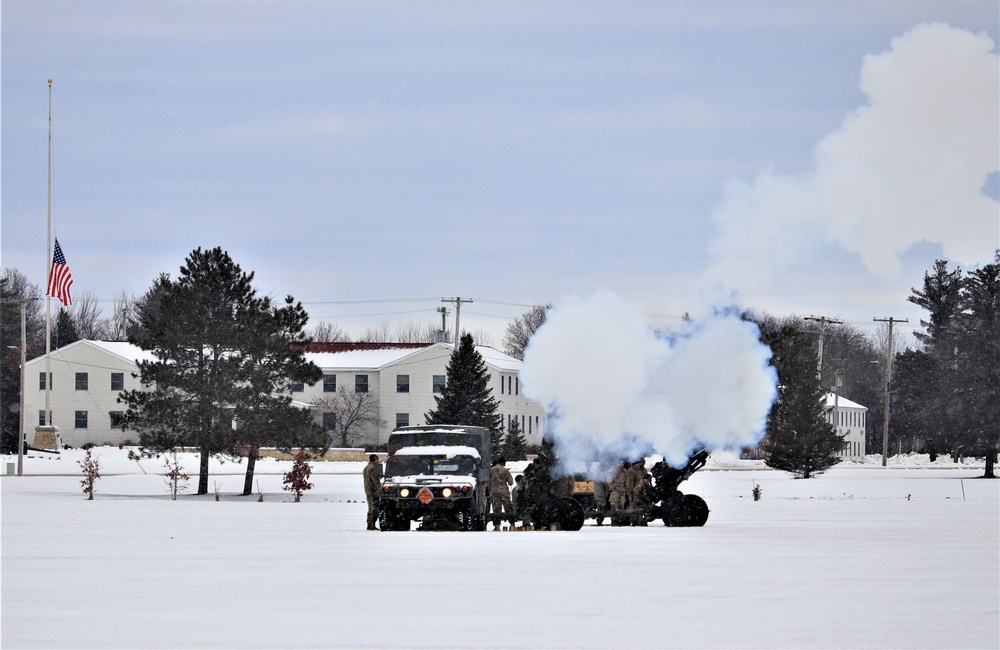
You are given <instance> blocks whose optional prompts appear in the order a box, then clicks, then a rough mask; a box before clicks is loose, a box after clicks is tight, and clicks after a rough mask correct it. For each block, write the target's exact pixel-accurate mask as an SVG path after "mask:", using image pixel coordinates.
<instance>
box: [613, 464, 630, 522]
mask: <svg viewBox="0 0 1000 650" xmlns="http://www.w3.org/2000/svg"><path fill="white" fill-rule="evenodd" d="M627 469H628V466H627V465H626V464H625V461H624V460H623V461H621V462H619V463H618V467H617V468H615V474H614V478H612V479H611V483H609V484H608V498H609V501H610V505H611V509H612V510H624V509H625V504H626V500H625V473H626V471H627ZM611 525H612V526H621V525H622V520H621V518H620V517H612V518H611Z"/></svg>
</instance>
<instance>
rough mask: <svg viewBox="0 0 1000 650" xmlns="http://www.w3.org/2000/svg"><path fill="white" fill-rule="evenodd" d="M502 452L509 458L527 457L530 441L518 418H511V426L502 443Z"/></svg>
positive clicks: (521, 458)
mask: <svg viewBox="0 0 1000 650" xmlns="http://www.w3.org/2000/svg"><path fill="white" fill-rule="evenodd" d="M499 446H500V454H501V455H502V456H503V457H504V458H505V459H507V460H524V459H525V458H527V448H528V441H527V439H526V438H525V435H524V431H522V430H521V425H520V424H519V423H518V421H517V418H514V419H513V420H511V423H510V428H509V429H507V432H506V433H505V434H504V436H503V441H502V442H501V443H500V445H499Z"/></svg>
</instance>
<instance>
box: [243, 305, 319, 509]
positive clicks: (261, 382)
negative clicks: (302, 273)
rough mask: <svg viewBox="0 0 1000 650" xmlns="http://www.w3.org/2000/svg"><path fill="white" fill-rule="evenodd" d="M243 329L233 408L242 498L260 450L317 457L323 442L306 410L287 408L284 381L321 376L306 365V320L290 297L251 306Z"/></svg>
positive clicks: (248, 488) (288, 397)
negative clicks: (241, 456) (243, 460)
mask: <svg viewBox="0 0 1000 650" xmlns="http://www.w3.org/2000/svg"><path fill="white" fill-rule="evenodd" d="M246 319H247V327H246V328H245V336H244V337H243V340H242V341H241V348H242V349H241V356H242V359H243V366H242V368H241V375H242V376H243V382H242V384H241V386H240V391H239V395H238V397H237V398H236V401H235V402H234V404H233V407H234V408H233V415H234V417H235V419H236V423H237V426H236V429H235V431H234V432H233V437H234V443H235V444H242V445H246V446H247V447H249V453H248V454H247V469H246V474H245V478H244V481H243V495H244V496H246V495H250V494H252V493H253V476H254V469H255V467H256V462H257V455H258V451H259V450H260V447H261V446H262V445H265V444H267V445H272V446H275V447H277V448H279V449H283V450H286V451H287V450H290V449H292V448H296V447H297V448H303V447H307V448H309V449H310V450H312V451H314V452H316V453H319V454H322V453H324V452H325V451H326V449H327V448H328V447H329V436H328V435H327V433H326V431H324V430H323V428H322V427H320V426H319V425H318V424H316V423H315V421H314V420H313V415H312V412H311V411H310V410H309V409H302V408H297V407H295V406H294V405H293V404H292V396H291V392H290V388H289V381H301V382H303V383H305V384H309V385H312V384H315V383H316V382H317V381H319V380H320V379H321V378H322V377H323V371H322V370H320V368H319V367H318V366H317V365H316V364H314V363H312V362H311V361H308V360H306V357H305V350H306V348H307V346H308V344H309V342H310V339H309V337H308V336H307V335H306V333H305V326H306V323H307V322H308V321H309V315H308V314H307V313H306V311H305V309H304V308H303V306H302V303H297V302H295V299H294V298H292V297H291V296H288V297H286V298H285V305H284V306H283V307H280V308H279V307H275V306H274V305H273V304H272V302H271V299H270V298H268V297H264V298H258V299H256V300H255V301H254V302H253V303H251V308H250V309H249V310H248V311H247V315H246Z"/></svg>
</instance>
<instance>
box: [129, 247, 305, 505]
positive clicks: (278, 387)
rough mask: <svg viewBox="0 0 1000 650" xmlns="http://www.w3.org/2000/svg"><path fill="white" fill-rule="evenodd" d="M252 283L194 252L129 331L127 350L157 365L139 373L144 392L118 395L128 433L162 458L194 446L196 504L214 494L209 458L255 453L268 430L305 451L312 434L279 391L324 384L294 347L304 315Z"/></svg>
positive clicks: (222, 261) (156, 288) (159, 285)
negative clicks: (294, 382) (299, 383)
mask: <svg viewBox="0 0 1000 650" xmlns="http://www.w3.org/2000/svg"><path fill="white" fill-rule="evenodd" d="M252 282H253V273H252V272H251V273H246V272H244V271H243V270H242V269H241V268H240V266H239V265H238V264H236V263H235V262H234V261H233V260H232V258H231V257H230V256H229V254H228V253H226V252H224V251H223V250H222V249H221V248H214V249H212V250H204V251H203V250H202V249H200V248H198V249H196V250H194V251H192V252H191V254H190V255H188V257H187V258H186V259H185V264H184V266H182V267H181V269H180V275H179V277H178V278H177V279H176V280H171V279H170V278H169V277H167V276H163V275H161V276H160V277H159V278H158V279H157V280H156V282H155V283H154V285H153V287H152V288H151V289H150V291H149V292H148V293H147V294H146V297H145V299H144V300H143V303H142V305H141V307H140V309H139V318H140V322H139V323H138V324H137V327H133V328H132V329H131V331H130V337H129V340H130V342H132V343H134V344H135V345H138V346H139V347H141V348H142V349H144V350H148V351H150V352H152V353H153V356H154V357H155V360H154V361H140V362H139V364H138V365H139V374H140V379H141V381H142V384H143V387H144V388H143V390H132V391H125V392H124V393H122V396H121V400H122V401H123V402H124V403H125V404H126V405H127V406H128V410H127V411H126V414H125V421H126V426H128V427H129V428H132V429H136V430H138V431H139V433H140V442H141V444H142V445H143V446H144V447H149V448H152V449H153V450H156V451H165V450H169V449H173V448H175V447H177V446H179V445H191V444H193V445H196V446H197V447H198V448H199V451H200V468H199V476H198V494H208V461H209V458H210V457H211V456H212V455H213V454H219V453H229V452H231V451H232V449H233V447H234V445H235V444H237V443H239V442H242V441H247V440H248V441H250V442H251V444H258V443H259V442H260V440H261V438H260V436H261V435H262V432H263V431H265V430H269V431H272V432H273V431H284V432H285V433H288V434H289V436H290V437H289V439H288V440H285V443H286V444H291V443H294V442H299V439H298V438H297V437H296V435H297V433H298V432H300V431H307V430H306V429H305V428H304V426H305V425H304V423H302V422H301V421H300V420H302V419H303V417H302V413H304V411H300V410H299V409H296V410H294V411H293V410H292V409H291V405H290V399H289V398H288V396H287V394H282V389H284V391H285V392H286V393H287V381H288V378H289V377H293V378H295V377H301V378H302V379H303V380H311V381H313V382H315V381H316V380H317V379H318V378H319V377H320V376H321V374H322V373H321V371H319V369H318V368H316V367H315V366H314V365H313V364H311V363H307V362H305V360H304V355H303V354H302V350H301V349H300V348H299V347H298V346H299V344H300V343H301V342H302V341H303V340H305V339H303V335H302V334H301V332H302V328H303V326H304V325H305V322H306V316H305V312H304V310H303V309H302V307H301V305H295V304H293V303H292V302H291V301H286V306H285V307H284V308H282V309H275V308H274V307H273V306H272V304H271V302H270V300H269V299H267V298H259V297H257V295H256V290H255V289H254V288H253V286H252ZM154 387H155V389H154ZM234 420H235V421H236V423H237V429H236V430H235V431H234V429H233V427H232V423H233V421H234ZM240 425H242V426H243V429H240V428H239V426H240ZM293 429H294V431H293ZM307 432H308V431H307ZM292 434H296V435H292ZM249 477H250V478H252V474H250V475H249ZM248 480H249V479H248ZM247 493H249V492H247Z"/></svg>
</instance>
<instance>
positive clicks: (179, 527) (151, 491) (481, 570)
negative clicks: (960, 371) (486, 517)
mask: <svg viewBox="0 0 1000 650" xmlns="http://www.w3.org/2000/svg"><path fill="white" fill-rule="evenodd" d="M95 455H97V456H99V458H100V462H101V466H102V470H103V473H104V477H103V478H102V479H100V480H99V481H98V482H97V489H96V497H95V500H94V501H86V500H85V499H84V496H83V495H82V494H81V492H80V479H81V475H80V468H79V466H78V465H77V463H76V462H75V461H76V460H78V459H79V458H81V457H82V452H80V451H77V450H68V451H64V452H63V454H62V455H61V456H60V457H58V459H55V458H40V457H39V458H35V457H30V458H26V459H25V474H26V476H24V477H21V478H19V477H4V478H3V479H2V480H0V494H2V554H3V555H2V592H3V599H2V607H3V613H2V616H3V621H2V622H3V631H2V646H3V647H4V648H22V647H31V648H73V647H79V648H146V647H149V648H154V647H156V648H167V647H169V648H178V647H184V648H285V647H295V648H330V647H343V648H356V647H368V648H371V647H376V648H441V647H446V648H452V647H456V648H632V647H646V648H664V647H680V648H695V647H724V648H865V647H876V648H889V647H893V648H912V647H922V648H992V649H996V648H998V647H1000V481H987V480H979V479H976V478H975V477H977V476H981V475H982V473H983V471H982V465H981V463H979V464H977V463H971V464H968V465H965V466H956V465H954V464H952V463H951V462H950V461H939V462H937V463H935V464H933V465H931V464H930V463H928V462H927V459H926V457H912V456H911V457H905V458H894V459H891V461H890V467H889V468H887V469H884V468H882V467H880V465H879V462H878V459H877V458H872V459H870V460H869V461H867V462H866V463H860V464H849V465H841V466H839V467H837V468H834V469H832V470H830V471H829V472H827V473H826V474H824V475H822V476H821V477H819V478H817V479H810V480H807V481H804V480H794V479H792V478H791V477H790V476H789V475H787V474H785V473H783V472H776V471H770V470H767V469H765V468H764V467H763V466H762V465H761V464H760V463H752V462H743V461H734V460H731V459H730V460H726V459H725V458H721V459H713V460H712V461H711V462H710V464H709V465H708V466H707V467H706V468H705V469H703V470H702V471H700V472H699V473H697V474H696V475H695V476H694V477H692V479H691V480H690V481H688V482H687V483H686V484H685V486H684V489H685V491H687V492H693V493H696V494H700V495H701V496H703V497H704V498H705V499H706V501H707V502H708V504H709V507H710V508H711V509H712V513H711V516H710V517H709V521H708V524H707V525H706V526H705V527H704V528H687V529H680V528H666V527H664V526H663V525H661V524H659V523H657V524H653V525H650V526H649V527H647V528H610V527H601V528H598V527H596V526H594V525H592V523H593V522H588V524H587V525H586V526H584V528H583V530H581V531H579V532H525V533H503V532H500V533H493V532H486V533H452V532H433V533H431V532H416V531H414V532H410V533H379V532H368V531H365V530H364V528H365V504H364V503H363V500H364V495H363V490H362V483H361V477H360V471H361V464H360V463H317V464H315V465H314V474H313V478H312V480H313V483H315V487H314V488H313V489H312V490H311V491H310V492H308V493H306V494H305V496H303V500H302V502H301V503H293V502H292V499H293V498H292V495H291V494H289V493H287V492H284V491H282V490H281V474H282V473H283V472H284V471H287V469H288V468H289V467H290V463H287V462H279V461H273V460H263V461H261V462H260V463H259V464H258V478H259V486H260V490H262V491H263V493H264V502H263V503H259V502H258V501H257V497H256V496H253V497H240V496H237V494H238V493H239V492H240V491H241V490H242V486H243V476H242V470H243V467H242V466H241V465H236V464H232V463H226V464H219V463H218V462H214V461H213V464H212V468H213V469H212V471H213V475H212V477H211V480H210V482H209V484H210V486H214V485H215V484H218V485H219V489H220V492H221V500H220V501H219V502H216V501H215V499H214V496H213V495H209V496H201V497H196V496H191V495H187V496H181V497H180V498H179V499H178V501H176V502H175V501H171V500H170V498H169V496H168V492H167V486H166V484H165V483H164V480H163V477H162V476H158V475H156V474H155V473H156V472H161V473H162V471H163V468H162V461H155V460H143V461H141V463H136V462H134V461H130V460H128V459H127V457H126V456H125V454H124V452H122V451H120V450H118V449H116V448H98V449H96V450H95ZM182 458H183V461H184V463H185V465H186V466H187V467H189V468H192V469H193V468H194V467H195V466H196V462H197V461H196V457H195V456H193V455H184V456H182ZM15 460H16V458H15V457H9V456H5V457H3V461H2V462H3V468H4V469H6V465H7V463H10V462H15ZM140 464H141V467H140ZM143 471H145V472H148V474H146V473H143ZM755 484H757V485H760V486H761V489H762V492H763V498H762V499H761V500H760V501H759V502H755V501H753V499H752V498H751V493H752V489H753V486H754V485H755ZM189 486H190V491H193V490H194V487H195V479H194V478H192V479H191V481H190V482H189Z"/></svg>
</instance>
